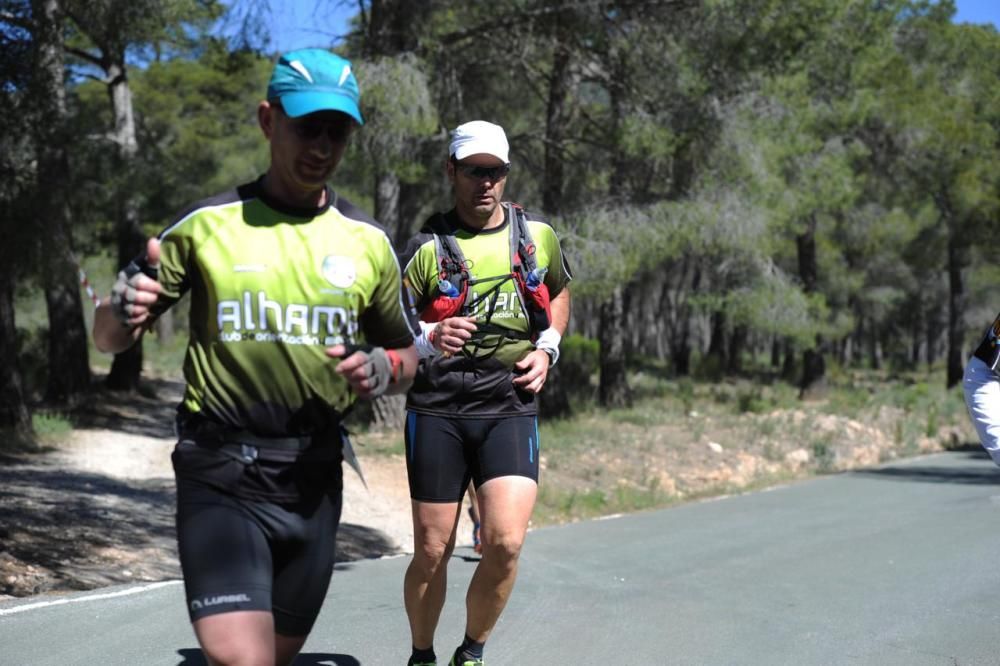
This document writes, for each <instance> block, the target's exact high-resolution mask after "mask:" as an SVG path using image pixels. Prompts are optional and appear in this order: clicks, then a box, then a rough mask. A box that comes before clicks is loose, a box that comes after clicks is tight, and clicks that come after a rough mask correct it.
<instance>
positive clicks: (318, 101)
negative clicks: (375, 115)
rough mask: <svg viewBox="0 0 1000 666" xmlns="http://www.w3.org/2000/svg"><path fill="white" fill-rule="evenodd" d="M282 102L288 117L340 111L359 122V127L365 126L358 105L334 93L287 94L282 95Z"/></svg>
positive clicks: (344, 96) (348, 98)
mask: <svg viewBox="0 0 1000 666" xmlns="http://www.w3.org/2000/svg"><path fill="white" fill-rule="evenodd" d="M280 100H281V108H282V109H284V110H285V114H286V115H288V116H290V117H292V118H298V117H299V116H304V115H307V114H310V113H316V112H317V111H340V112H341V113H346V114H347V115H349V116H350V117H351V118H354V119H355V120H356V121H358V124H359V125H364V124H365V121H364V119H363V118H362V117H361V110H360V109H358V105H357V104H355V103H354V100H353V99H351V98H350V97H348V96H346V95H341V94H338V93H334V92H316V91H310V92H300V93H287V94H285V95H282V96H281V98H280Z"/></svg>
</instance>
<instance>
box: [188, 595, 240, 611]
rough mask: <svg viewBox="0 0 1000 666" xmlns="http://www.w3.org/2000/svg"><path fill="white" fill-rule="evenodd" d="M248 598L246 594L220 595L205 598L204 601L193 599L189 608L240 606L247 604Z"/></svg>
mask: <svg viewBox="0 0 1000 666" xmlns="http://www.w3.org/2000/svg"><path fill="white" fill-rule="evenodd" d="M249 602H250V597H249V596H248V595H246V594H220V595H218V596H215V597H205V598H204V599H195V600H194V601H192V602H191V608H194V609H195V610H197V609H199V608H204V607H206V606H218V605H219V604H240V603H249Z"/></svg>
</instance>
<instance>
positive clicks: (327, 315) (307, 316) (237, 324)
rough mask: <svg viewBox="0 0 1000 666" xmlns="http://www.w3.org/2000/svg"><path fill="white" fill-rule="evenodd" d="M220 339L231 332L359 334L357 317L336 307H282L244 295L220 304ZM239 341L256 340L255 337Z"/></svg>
mask: <svg viewBox="0 0 1000 666" xmlns="http://www.w3.org/2000/svg"><path fill="white" fill-rule="evenodd" d="M217 317H218V325H219V332H220V335H224V334H225V333H226V332H227V331H241V332H242V331H259V332H262V333H273V334H275V335H280V334H286V335H297V336H309V335H312V336H318V335H321V334H325V335H327V336H332V335H346V336H348V337H350V336H353V335H354V334H355V333H356V332H357V330H358V319H357V313H356V312H355V311H354V310H353V309H351V310H349V309H347V308H344V307H340V306H336V305H306V304H301V303H289V304H288V305H282V304H281V303H279V302H278V301H272V300H269V299H268V298H267V294H266V293H265V292H263V291H259V292H257V293H256V294H252V293H251V292H249V291H245V292H243V298H242V299H241V300H225V301H219V306H218V315H217ZM239 339H242V340H252V339H254V338H253V336H245V335H244V336H241V337H240V338H239Z"/></svg>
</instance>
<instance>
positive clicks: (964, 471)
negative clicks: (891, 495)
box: [851, 444, 1000, 486]
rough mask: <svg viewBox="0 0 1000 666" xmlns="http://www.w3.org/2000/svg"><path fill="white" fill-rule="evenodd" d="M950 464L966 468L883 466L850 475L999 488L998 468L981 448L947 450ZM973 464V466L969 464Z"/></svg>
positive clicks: (970, 447)
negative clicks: (963, 463) (960, 462)
mask: <svg viewBox="0 0 1000 666" xmlns="http://www.w3.org/2000/svg"><path fill="white" fill-rule="evenodd" d="M947 455H948V456H949V458H950V459H951V460H953V461H968V462H969V463H970V464H967V465H954V464H952V465H941V466H927V465H886V466H884V467H880V468H878V469H864V470H856V471H853V472H851V474H852V475H855V476H863V477H875V478H880V479H886V480H890V481H917V482H922V483H954V484H960V485H982V486H996V485H1000V469H997V467H996V465H993V464H992V462H991V461H990V457H989V455H987V453H986V452H985V451H984V450H983V448H982V447H981V446H979V445H978V444H976V445H972V444H969V445H965V446H961V447H958V448H953V449H950V450H949V452H948V454H947ZM972 461H975V464H974V465H973V464H971V463H972Z"/></svg>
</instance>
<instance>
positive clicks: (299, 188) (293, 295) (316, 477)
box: [94, 49, 418, 665]
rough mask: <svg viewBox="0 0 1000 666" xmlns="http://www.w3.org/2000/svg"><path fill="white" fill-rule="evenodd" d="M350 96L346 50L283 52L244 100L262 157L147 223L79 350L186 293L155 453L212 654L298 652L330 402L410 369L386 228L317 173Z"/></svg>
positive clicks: (322, 502)
mask: <svg viewBox="0 0 1000 666" xmlns="http://www.w3.org/2000/svg"><path fill="white" fill-rule="evenodd" d="M358 101H359V100H358V84H357V81H356V80H355V78H354V73H353V72H352V71H351V64H350V63H349V62H348V61H346V60H344V59H343V58H341V57H339V56H337V55H335V54H333V53H330V52H328V51H323V50H319V49H308V50H302V51H294V52H292V53H288V54H286V55H285V56H283V57H282V58H281V59H280V60H279V61H278V63H277V64H276V65H275V68H274V74H273V75H272V77H271V81H270V84H269V85H268V89H267V100H266V101H263V102H261V103H260V105H259V106H258V111H257V113H258V120H259V122H260V127H261V129H262V130H263V132H264V135H265V136H266V137H267V139H268V142H269V144H270V150H271V163H270V167H269V168H268V170H267V173H265V174H264V175H263V176H261V177H260V178H259V179H258V180H256V181H255V182H252V183H247V184H245V185H241V186H240V187H238V188H236V189H235V190H232V191H230V192H226V193H223V194H220V195H217V196H215V197H212V198H210V199H206V200H203V201H201V202H198V203H196V204H195V205H194V206H192V207H190V208H189V209H188V210H187V211H186V212H184V213H182V214H181V215H180V216H178V218H177V219H176V220H175V221H174V222H173V223H172V224H171V225H170V226H169V227H168V228H167V229H166V230H165V231H163V232H162V233H161V234H160V235H159V237H158V238H154V239H150V241H149V243H148V245H147V250H146V253H145V254H144V255H142V256H141V257H138V258H137V259H136V260H134V261H133V262H132V263H131V264H130V265H129V266H128V267H126V269H125V270H123V271H122V272H121V273H119V275H118V280H117V282H116V283H115V286H114V288H113V290H112V296H111V299H110V300H106V301H104V302H103V303H102V304H101V306H100V307H99V308H98V311H97V314H96V316H95V322H94V340H95V343H96V344H97V347H98V348H99V349H100V350H102V351H106V352H117V351H121V350H123V349H126V348H127V347H129V346H130V345H131V344H132V343H133V342H134V341H136V340H138V339H139V337H141V336H142V335H143V333H144V332H145V331H146V330H148V329H149V327H150V326H151V324H152V322H153V321H154V320H155V318H156V317H157V316H159V315H160V314H161V313H162V312H163V311H165V310H166V309H167V308H168V307H170V306H171V305H173V304H175V303H176V302H177V301H178V300H179V299H180V298H181V296H182V295H183V294H185V293H187V292H190V296H191V333H190V340H189V343H188V351H187V356H186V359H185V362H184V376H185V379H186V381H187V389H186V391H185V395H184V400H183V402H182V403H181V405H180V406H179V408H178V419H177V423H178V432H179V441H178V443H177V446H176V448H175V449H174V453H173V456H172V460H173V465H174V472H175V474H176V478H177V541H178V552H179V555H180V560H181V568H182V570H183V573H184V588H185V593H186V597H187V606H188V613H189V615H190V618H191V621H192V623H193V626H194V631H195V634H196V635H197V637H198V642H199V643H200V644H201V647H202V650H203V651H204V653H205V656H206V658H207V659H208V662H209V663H210V664H213V665H216V664H282V665H283V664H289V663H291V662H292V660H293V659H294V658H295V655H296V654H298V652H299V651H300V650H301V648H302V645H303V644H304V643H305V640H306V637H307V635H308V634H309V632H310V630H311V629H312V626H313V623H314V622H315V620H316V617H317V615H318V614H319V610H320V606H321V604H322V602H323V598H324V597H325V596H326V591H327V587H328V585H329V582H330V576H331V574H332V573H333V563H334V554H335V544H336V536H337V527H338V524H339V521H340V509H341V492H342V487H343V484H342V473H341V462H342V459H343V457H344V451H345V450H347V449H346V444H345V442H346V438H345V435H344V432H343V430H342V427H341V417H342V416H343V414H344V412H345V411H346V409H347V408H348V407H349V406H350V404H351V402H352V400H353V398H354V397H361V398H372V397H375V396H378V395H381V394H383V393H387V392H389V393H398V392H403V391H405V390H406V388H407V386H408V385H409V383H410V380H411V378H412V377H413V374H414V371H415V368H416V364H417V357H416V352H415V350H414V348H413V346H412V340H413V335H412V333H411V332H412V331H413V330H418V329H417V323H416V322H415V321H412V322H411V321H408V319H407V313H408V312H409V308H404V306H403V303H404V300H403V291H402V280H401V275H400V269H399V264H398V263H397V261H396V255H395V253H394V252H393V249H392V245H391V243H390V242H389V238H388V237H387V236H386V234H385V231H384V229H383V228H382V227H381V226H379V225H378V224H377V223H376V222H375V221H374V220H372V219H371V218H370V217H369V216H368V215H366V214H365V213H364V212H362V211H361V210H360V209H358V208H356V207H355V206H353V205H352V204H351V203H350V202H349V201H347V200H346V199H344V198H343V197H342V196H340V195H338V194H337V193H336V192H335V191H334V190H333V189H331V188H330V187H329V186H328V185H327V181H328V180H329V178H330V176H331V175H332V174H333V172H334V170H335V169H336V168H337V165H338V164H339V162H340V159H341V157H342V156H343V154H344V151H345V150H346V148H347V143H348V140H349V138H350V136H351V134H352V132H353V131H354V130H355V128H356V127H357V126H358V125H360V124H361V122H362V118H361V111H360V110H359V108H358Z"/></svg>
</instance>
